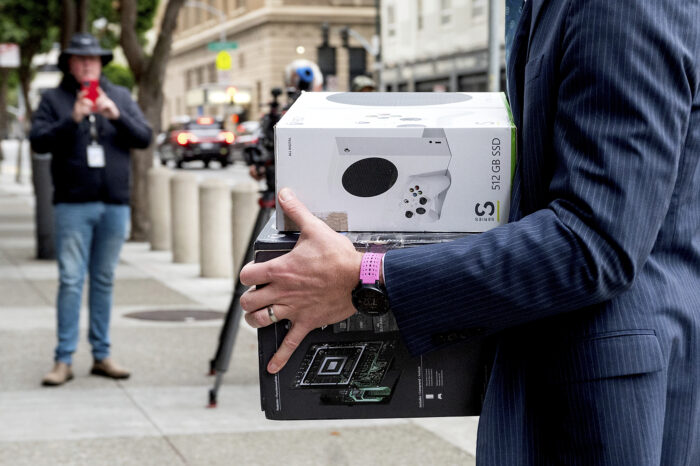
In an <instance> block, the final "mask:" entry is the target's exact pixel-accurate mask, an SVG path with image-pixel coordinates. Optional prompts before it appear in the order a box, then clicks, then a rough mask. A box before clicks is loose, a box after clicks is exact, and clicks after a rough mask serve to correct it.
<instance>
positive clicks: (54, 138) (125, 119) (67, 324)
mask: <svg viewBox="0 0 700 466" xmlns="http://www.w3.org/2000/svg"><path fill="white" fill-rule="evenodd" d="M111 59H112V52H110V51H108V50H104V49H102V48H101V47H100V45H99V43H98V42H97V40H96V39H95V38H94V37H93V36H91V35H90V34H76V35H74V36H73V37H72V38H71V41H70V44H69V46H68V48H66V49H65V50H64V51H63V52H62V53H61V55H60V57H59V63H58V65H59V68H60V69H61V70H62V71H63V73H64V77H63V80H62V81H61V83H60V85H59V86H58V87H57V88H56V89H52V90H50V91H47V92H46V93H45V94H44V95H43V97H42V99H41V103H40V104H39V108H38V109H37V111H36V112H35V113H34V116H33V119H32V130H31V134H30V136H29V137H30V140H31V144H32V148H33V149H34V151H36V152H40V153H47V152H50V153H51V154H52V156H53V157H52V160H51V174H52V177H53V184H54V195H53V202H54V213H55V222H56V225H55V235H56V255H57V260H58V269H59V289H58V297H57V313H58V319H57V334H58V345H57V347H56V351H55V356H54V359H55V366H54V368H53V370H52V371H51V372H49V373H48V374H47V375H46V376H45V377H44V379H43V384H44V385H61V384H63V383H64V382H67V381H68V380H70V379H72V378H73V373H72V371H71V361H72V355H73V352H74V351H75V348H76V346H77V343H78V321H79V317H80V305H81V301H82V289H83V282H84V281H85V274H86V272H87V274H88V275H89V297H88V305H89V310H90V324H89V333H88V339H89V341H90V344H91V346H92V355H93V357H94V360H95V363H94V365H93V367H92V370H91V373H92V374H95V375H102V376H106V377H111V378H115V379H125V378H128V377H129V375H130V374H129V372H128V371H127V370H125V369H123V368H121V367H119V366H118V365H117V364H116V363H115V362H114V361H113V360H112V359H111V358H110V357H109V348H110V341H109V319H110V312H111V306H112V286H113V277H114V270H115V268H116V265H117V262H118V261H119V252H120V250H121V246H122V244H123V243H124V240H125V239H126V237H127V231H128V224H129V217H130V211H129V184H130V182H129V178H130V161H129V152H130V149H131V148H145V147H148V145H149V144H150V142H151V128H150V127H149V125H148V123H147V122H146V120H145V118H144V116H143V114H142V113H141V110H139V108H138V106H137V105H136V104H135V103H134V101H133V100H132V99H131V95H130V94H129V91H128V90H127V89H125V88H123V87H120V86H116V85H114V84H112V83H111V82H109V81H108V80H107V79H106V78H105V77H104V76H102V75H101V74H102V66H104V65H105V64H107V63H109V61H110V60H111Z"/></svg>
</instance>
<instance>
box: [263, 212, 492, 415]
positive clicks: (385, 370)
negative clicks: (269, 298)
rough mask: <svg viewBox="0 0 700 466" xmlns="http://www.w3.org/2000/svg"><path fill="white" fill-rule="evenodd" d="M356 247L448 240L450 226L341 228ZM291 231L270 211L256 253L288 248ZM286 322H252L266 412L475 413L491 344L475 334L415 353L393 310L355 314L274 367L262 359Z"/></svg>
mask: <svg viewBox="0 0 700 466" xmlns="http://www.w3.org/2000/svg"><path fill="white" fill-rule="evenodd" d="M347 235H348V238H349V239H350V240H351V241H352V242H353V243H354V244H355V247H356V248H357V249H358V250H362V251H386V250H388V249H391V248H402V247H413V246H417V245H421V244H431V243H435V242H443V241H450V240H453V239H456V238H458V237H461V236H464V234H455V233H433V234H425V233H354V232H353V233H347ZM297 239H298V234H297V233H286V234H284V233H279V232H278V231H277V230H276V229H275V228H274V217H273V219H271V220H270V222H268V224H267V226H266V227H265V228H264V229H263V231H262V232H261V234H260V235H259V236H258V238H257V241H256V243H255V261H256V262H265V261H268V260H271V259H274V258H276V257H279V256H281V255H283V254H286V253H287V252H289V251H291V249H292V248H293V247H294V245H295V244H296V241H297ZM288 330H289V321H287V320H282V321H280V322H278V323H275V324H272V325H270V326H268V327H264V328H261V329H259V330H258V352H259V358H260V361H259V371H260V398H261V404H262V410H263V411H264V412H265V416H266V417H267V418H268V419H276V420H290V419H366V418H403V417H430V416H474V415H478V414H479V413H480V410H481V405H482V401H483V398H484V395H485V392H486V383H487V381H488V376H489V372H490V368H491V361H492V359H493V352H492V349H491V345H490V344H489V340H488V339H486V338H485V337H482V336H475V337H473V338H470V339H469V340H464V341H461V342H460V343H456V344H453V345H451V346H447V347H444V348H441V349H438V350H435V351H433V352H430V353H427V354H425V355H423V356H420V357H412V356H411V355H410V354H409V353H408V350H407V349H406V347H405V345H404V343H403V341H402V340H401V337H400V335H399V329H398V327H397V325H396V321H395V320H394V317H393V316H392V315H391V313H389V314H384V315H382V316H379V317H368V316H364V315H360V314H355V315H353V316H352V317H350V318H349V319H347V320H344V321H342V322H339V323H337V324H334V325H329V326H327V327H325V328H322V329H316V330H313V331H312V332H311V333H309V335H308V336H307V337H306V338H305V339H304V340H303V341H302V343H301V344H300V345H299V347H298V348H297V350H296V351H295V352H294V354H293V355H292V357H291V359H290V360H289V362H288V363H287V364H286V365H285V366H284V368H283V369H282V370H281V371H280V372H279V373H277V374H274V375H273V374H270V373H268V372H267V370H266V366H267V363H268V362H269V361H270V358H272V355H273V354H274V353H275V352H276V351H277V349H278V348H279V346H280V344H281V342H282V339H283V338H284V336H285V335H286V333H287V331H288Z"/></svg>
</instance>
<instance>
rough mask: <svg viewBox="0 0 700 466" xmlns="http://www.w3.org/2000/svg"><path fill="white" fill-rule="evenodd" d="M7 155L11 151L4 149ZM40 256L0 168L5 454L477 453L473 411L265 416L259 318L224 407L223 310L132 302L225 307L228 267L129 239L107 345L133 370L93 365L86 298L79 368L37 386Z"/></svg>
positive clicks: (242, 458)
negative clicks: (189, 315) (189, 260)
mask: <svg viewBox="0 0 700 466" xmlns="http://www.w3.org/2000/svg"><path fill="white" fill-rule="evenodd" d="M6 163H7V161H6ZM34 256H35V242H34V221H33V195H32V192H31V186H30V185H29V184H26V183H25V184H16V183H15V182H14V177H13V176H12V172H11V171H9V172H8V171H5V172H3V174H2V175H0V464H1V465H13V466H19V465H43V464H47V465H48V464H51V465H55V464H71V465H73V464H80V465H82V464H85V465H101V464H104V465H116V464H129V465H131V464H134V465H150V464H154V465H162V464H168V465H169V464H192V465H200V464H201V465H212V464H227V465H238V464H251V465H277V464H280V463H283V464H285V465H297V464H298V465H314V464H318V465H330V464H333V465H368V464H369V465H374V464H377V465H379V464H381V465H389V464H402V465H414V464H415V465H425V464H440V465H451V464H455V465H456V464H460V465H463V464H467V465H468V464H474V456H473V454H474V449H475V435H476V423H477V418H435V419H397V420H381V421H380V420H369V421H293V422H292V421H285V422H280V421H269V420H266V419H265V417H264V414H263V413H262V411H261V410H260V400H259V389H258V369H257V343H256V336H255V331H254V330H253V329H251V328H250V327H248V326H247V325H246V324H245V323H243V324H242V325H241V330H240V332H239V335H238V338H237V342H236V347H235V348H234V352H233V358H232V361H231V366H230V369H229V372H228V373H227V374H226V376H225V378H224V384H223V386H222V388H221V391H220V392H219V407H218V408H216V409H207V408H206V403H207V392H208V389H209V387H210V386H211V384H212V383H213V379H212V378H211V377H208V376H207V375H206V372H207V370H208V364H209V359H210V358H211V357H212V355H213V353H214V351H215V349H216V345H217V340H218V335H219V329H220V326H221V324H222V321H221V320H220V319H217V320H210V321H197V322H195V321H185V322H163V321H159V322H153V321H144V320H136V319H133V318H129V317H126V314H128V313H130V312H135V311H149V310H167V309H178V310H183V309H186V310H214V311H221V312H224V311H225V310H226V308H227V306H228V302H229V299H230V296H231V291H232V284H231V282H230V280H218V279H203V278H199V277H198V275H199V266H198V265H179V264H172V262H171V255H170V253H169V252H152V251H150V250H149V246H148V244H146V243H127V244H126V245H125V247H124V250H123V252H122V259H121V262H120V264H119V266H118V269H117V279H116V284H115V296H114V310H113V315H112V349H113V356H114V357H115V359H117V360H118V361H119V362H120V363H122V364H124V365H125V366H127V367H128V368H130V369H131V370H132V377H131V379H129V380H128V381H123V382H115V381H111V380H106V379H104V378H99V377H95V376H90V375H88V372H89V369H90V365H91V363H92V361H91V357H90V348H89V345H88V343H87V337H86V333H87V332H86V328H85V324H86V322H87V315H86V310H85V309H83V315H82V316H81V341H80V345H79V347H78V351H77V353H76V354H75V358H74V363H73V370H74V373H75V376H76V377H75V379H74V380H73V381H71V382H69V383H67V384H66V385H65V386H63V387H58V388H44V387H41V386H40V380H41V378H42V376H43V375H44V373H45V372H46V371H48V370H49V369H50V368H51V366H52V356H53V348H54V345H55V311H54V301H55V294H56V288H57V270H56V264H55V262H54V261H38V260H35V259H33V257H34Z"/></svg>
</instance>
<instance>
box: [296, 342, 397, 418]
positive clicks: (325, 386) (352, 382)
mask: <svg viewBox="0 0 700 466" xmlns="http://www.w3.org/2000/svg"><path fill="white" fill-rule="evenodd" d="M396 344H397V341H396V340H389V341H367V342H363V341H357V342H352V343H338V342H333V343H323V344H316V345H311V346H310V347H309V349H308V350H307V352H306V354H305V355H304V358H303V359H302V362H301V365H300V366H299V369H298V370H297V375H296V377H295V379H294V384H293V388H301V389H307V390H314V391H315V392H316V393H317V394H318V395H319V400H320V402H321V403H322V404H331V405H352V404H356V403H388V402H389V401H390V400H391V395H392V392H393V388H394V385H395V384H396V381H397V379H398V376H399V372H398V371H390V368H391V363H392V361H393V360H394V351H395V348H396Z"/></svg>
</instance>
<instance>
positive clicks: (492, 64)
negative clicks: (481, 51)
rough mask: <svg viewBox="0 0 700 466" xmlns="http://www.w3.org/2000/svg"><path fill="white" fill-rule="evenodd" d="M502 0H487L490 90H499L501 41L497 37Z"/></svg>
mask: <svg viewBox="0 0 700 466" xmlns="http://www.w3.org/2000/svg"><path fill="white" fill-rule="evenodd" d="M501 1H502V0H489V71H488V73H489V74H488V83H489V91H490V92H498V91H500V90H501V41H500V40H499V37H498V32H499V25H500V16H499V14H500V8H499V7H500V4H501Z"/></svg>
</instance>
